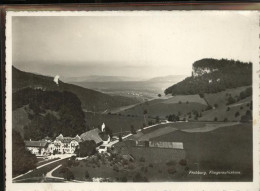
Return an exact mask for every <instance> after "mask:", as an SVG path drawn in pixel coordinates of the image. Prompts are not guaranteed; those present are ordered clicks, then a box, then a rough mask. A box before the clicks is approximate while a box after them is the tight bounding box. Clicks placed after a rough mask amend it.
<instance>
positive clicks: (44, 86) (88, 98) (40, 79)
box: [12, 67, 138, 112]
mask: <svg viewBox="0 0 260 191" xmlns="http://www.w3.org/2000/svg"><path fill="white" fill-rule="evenodd" d="M12 72H13V74H12V76H13V87H12V88H13V92H17V91H19V90H22V89H25V88H32V89H41V90H43V91H60V92H62V91H68V92H72V93H74V94H75V95H76V96H77V97H78V98H79V99H80V101H81V104H82V108H83V109H84V110H87V111H97V112H103V111H105V110H108V109H112V108H115V107H121V106H126V105H131V104H135V103H137V102H138V101H137V100H136V99H133V98H127V97H123V96H112V95H107V94H104V93H101V92H98V91H95V90H91V89H87V88H83V87H80V86H77V85H73V84H69V83H64V82H62V81H59V85H57V84H56V83H55V82H54V81H53V79H54V78H53V77H49V76H44V75H39V74H33V73H29V72H24V71H21V70H19V69H17V68H15V67H13V69H12Z"/></svg>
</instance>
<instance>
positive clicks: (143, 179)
mask: <svg viewBox="0 0 260 191" xmlns="http://www.w3.org/2000/svg"><path fill="white" fill-rule="evenodd" d="M133 182H148V179H147V178H146V177H145V176H142V175H141V174H140V173H139V172H138V173H137V174H135V176H134V177H133Z"/></svg>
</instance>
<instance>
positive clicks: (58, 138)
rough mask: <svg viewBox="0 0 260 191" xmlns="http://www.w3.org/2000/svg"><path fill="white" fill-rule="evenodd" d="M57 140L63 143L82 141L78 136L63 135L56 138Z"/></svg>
mask: <svg viewBox="0 0 260 191" xmlns="http://www.w3.org/2000/svg"><path fill="white" fill-rule="evenodd" d="M56 140H57V141H61V142H62V143H70V142H71V141H73V140H75V141H77V142H80V141H81V139H80V137H79V136H78V135H76V136H75V137H63V135H62V134H60V135H59V136H58V137H56Z"/></svg>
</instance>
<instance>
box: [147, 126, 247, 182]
mask: <svg viewBox="0 0 260 191" xmlns="http://www.w3.org/2000/svg"><path fill="white" fill-rule="evenodd" d="M152 141H176V142H183V145H184V149H185V151H186V154H187V155H186V156H187V160H188V166H189V169H190V170H192V171H197V170H199V171H206V172H209V171H210V170H213V171H230V170H234V171H239V172H240V174H237V175H218V176H216V175H209V174H208V175H207V176H203V175H201V176H200V175H188V177H187V180H197V181H210V180H214V181H251V180H252V123H243V124H238V125H234V126H229V127H224V128H219V129H216V130H213V131H210V132H205V133H187V132H182V131H174V132H172V133H168V134H165V135H163V136H160V137H156V138H152Z"/></svg>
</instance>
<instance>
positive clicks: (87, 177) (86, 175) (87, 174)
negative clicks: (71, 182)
mask: <svg viewBox="0 0 260 191" xmlns="http://www.w3.org/2000/svg"><path fill="white" fill-rule="evenodd" d="M85 178H86V179H89V178H90V176H89V172H88V171H86V172H85Z"/></svg>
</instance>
